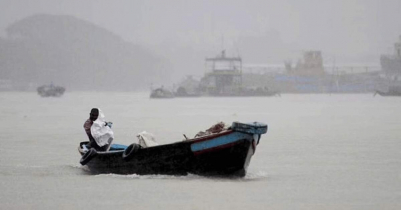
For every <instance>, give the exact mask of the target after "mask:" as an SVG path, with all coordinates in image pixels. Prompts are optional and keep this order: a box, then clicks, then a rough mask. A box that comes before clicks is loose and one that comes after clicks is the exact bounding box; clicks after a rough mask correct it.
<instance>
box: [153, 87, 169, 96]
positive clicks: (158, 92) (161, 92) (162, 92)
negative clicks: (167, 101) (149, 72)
mask: <svg viewBox="0 0 401 210" xmlns="http://www.w3.org/2000/svg"><path fill="white" fill-rule="evenodd" d="M150 98H174V94H173V92H171V91H169V90H166V89H164V88H163V87H161V88H156V89H154V90H152V92H151V93H150Z"/></svg>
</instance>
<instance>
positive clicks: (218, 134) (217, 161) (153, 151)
mask: <svg viewBox="0 0 401 210" xmlns="http://www.w3.org/2000/svg"><path fill="white" fill-rule="evenodd" d="M266 132H267V125H266V124H263V123H259V122H253V123H239V122H233V123H232V124H231V126H230V127H228V128H225V126H224V124H223V125H222V124H221V123H218V124H216V125H214V126H212V127H211V128H209V129H207V130H206V131H205V132H199V133H198V134H197V135H196V136H195V137H194V138H192V139H185V140H183V141H179V142H176V143H171V144H165V145H152V146H149V147H144V146H141V145H140V144H136V143H134V144H131V145H129V146H125V145H117V144H114V145H112V146H111V147H110V150H109V151H106V152H97V151H96V150H94V149H93V148H92V149H90V150H88V151H85V146H84V145H85V144H86V143H87V142H81V143H80V145H79V147H78V151H79V153H80V154H81V156H82V157H81V160H80V163H81V164H82V165H86V166H88V168H89V169H90V172H91V173H94V174H100V173H114V174H138V175H147V174H164V175H187V174H189V173H190V174H198V175H205V176H223V177H244V176H245V175H246V170H247V167H248V165H249V163H250V161H251V157H252V156H253V154H254V153H255V151H256V147H257V145H258V144H259V141H260V138H261V135H262V134H265V133H266ZM184 136H185V135H184Z"/></svg>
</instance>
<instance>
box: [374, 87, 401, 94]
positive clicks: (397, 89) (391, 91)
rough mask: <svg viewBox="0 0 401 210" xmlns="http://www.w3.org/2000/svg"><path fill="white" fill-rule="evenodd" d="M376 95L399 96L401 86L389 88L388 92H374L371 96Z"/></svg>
mask: <svg viewBox="0 0 401 210" xmlns="http://www.w3.org/2000/svg"><path fill="white" fill-rule="evenodd" d="M376 94H379V95H380V96H401V85H392V86H389V88H388V91H380V90H376V92H375V93H374V94H373V96H375V95H376Z"/></svg>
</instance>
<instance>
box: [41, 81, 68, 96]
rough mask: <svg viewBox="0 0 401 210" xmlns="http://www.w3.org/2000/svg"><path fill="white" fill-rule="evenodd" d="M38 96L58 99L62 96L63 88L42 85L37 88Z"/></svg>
mask: <svg viewBox="0 0 401 210" xmlns="http://www.w3.org/2000/svg"><path fill="white" fill-rule="evenodd" d="M37 91H38V94H39V95H40V96H42V97H60V96H62V95H63V94H64V92H65V88H64V87H61V86H55V85H53V84H50V85H42V86H39V87H38V88H37Z"/></svg>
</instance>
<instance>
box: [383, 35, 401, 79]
mask: <svg viewBox="0 0 401 210" xmlns="http://www.w3.org/2000/svg"><path fill="white" fill-rule="evenodd" d="M380 64H381V67H382V70H383V71H384V73H385V74H386V75H387V76H388V77H399V76H401V36H399V40H398V42H396V43H395V44H394V53H393V54H392V55H382V56H381V57H380Z"/></svg>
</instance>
